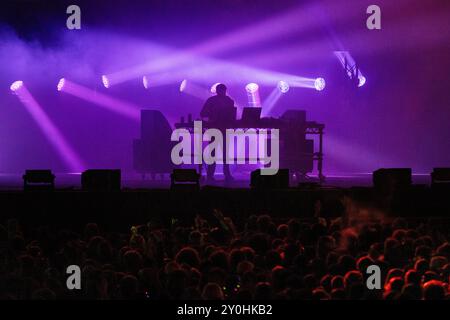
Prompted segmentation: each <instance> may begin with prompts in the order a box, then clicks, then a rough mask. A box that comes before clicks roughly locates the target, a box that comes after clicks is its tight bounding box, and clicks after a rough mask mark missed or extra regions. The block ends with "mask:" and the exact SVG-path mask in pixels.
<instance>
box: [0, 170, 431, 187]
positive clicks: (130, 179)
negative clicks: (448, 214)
mask: <svg viewBox="0 0 450 320" xmlns="http://www.w3.org/2000/svg"><path fill="white" fill-rule="evenodd" d="M55 175H56V179H55V185H56V188H57V189H75V190H77V189H81V174H80V173H55ZM249 177H250V173H246V174H243V173H239V174H235V175H234V178H235V181H234V182H233V183H232V184H228V185H227V184H225V182H224V181H223V176H222V175H221V174H218V175H216V179H217V181H215V182H214V183H213V184H212V185H214V186H220V187H231V188H248V187H249V186H250V180H249ZM204 178H205V177H204V176H203V177H202V183H201V185H202V186H204V185H206V184H205V183H204ZM412 179H413V184H423V185H430V182H431V178H430V175H429V174H413V176H412ZM303 181H304V182H317V183H318V181H319V179H318V177H317V176H315V175H311V176H310V177H309V179H307V180H303ZM297 184H298V182H295V181H294V182H291V186H292V187H295V186H297ZM208 185H211V184H208ZM371 185H372V173H356V174H355V173H352V174H346V173H343V174H329V175H326V180H325V182H324V183H322V186H324V187H339V188H349V187H368V186H371ZM169 187H170V175H168V174H166V175H164V177H161V176H160V175H157V176H156V177H155V179H151V178H150V176H149V175H147V176H145V177H144V178H143V177H142V176H141V175H140V174H134V173H122V188H124V189H166V188H169ZM22 188H23V180H22V175H21V174H13V173H0V190H2V191H5V190H11V191H15V190H21V189H22Z"/></svg>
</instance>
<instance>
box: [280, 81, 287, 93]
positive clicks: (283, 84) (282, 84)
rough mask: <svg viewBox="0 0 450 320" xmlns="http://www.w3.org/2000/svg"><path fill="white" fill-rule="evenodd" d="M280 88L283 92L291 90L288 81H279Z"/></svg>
mask: <svg viewBox="0 0 450 320" xmlns="http://www.w3.org/2000/svg"><path fill="white" fill-rule="evenodd" d="M278 90H280V91H281V93H286V92H288V91H289V83H287V82H286V81H279V82H278Z"/></svg>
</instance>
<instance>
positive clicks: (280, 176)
mask: <svg viewBox="0 0 450 320" xmlns="http://www.w3.org/2000/svg"><path fill="white" fill-rule="evenodd" d="M250 186H251V187H252V188H253V189H287V188H289V169H279V170H278V172H277V174H274V175H261V169H257V170H255V171H252V173H251V176H250Z"/></svg>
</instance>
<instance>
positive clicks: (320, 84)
mask: <svg viewBox="0 0 450 320" xmlns="http://www.w3.org/2000/svg"><path fill="white" fill-rule="evenodd" d="M314 88H316V90H317V91H322V90H323V89H325V79H324V78H317V79H316V80H315V81H314Z"/></svg>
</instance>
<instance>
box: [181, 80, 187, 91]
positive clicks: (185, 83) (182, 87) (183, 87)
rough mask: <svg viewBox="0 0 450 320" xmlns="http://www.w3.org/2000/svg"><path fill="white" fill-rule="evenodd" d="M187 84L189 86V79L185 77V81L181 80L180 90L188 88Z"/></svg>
mask: <svg viewBox="0 0 450 320" xmlns="http://www.w3.org/2000/svg"><path fill="white" fill-rule="evenodd" d="M186 86H187V80H186V79H184V80H183V81H181V84H180V92H183V91H184V90H185V89H186Z"/></svg>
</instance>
